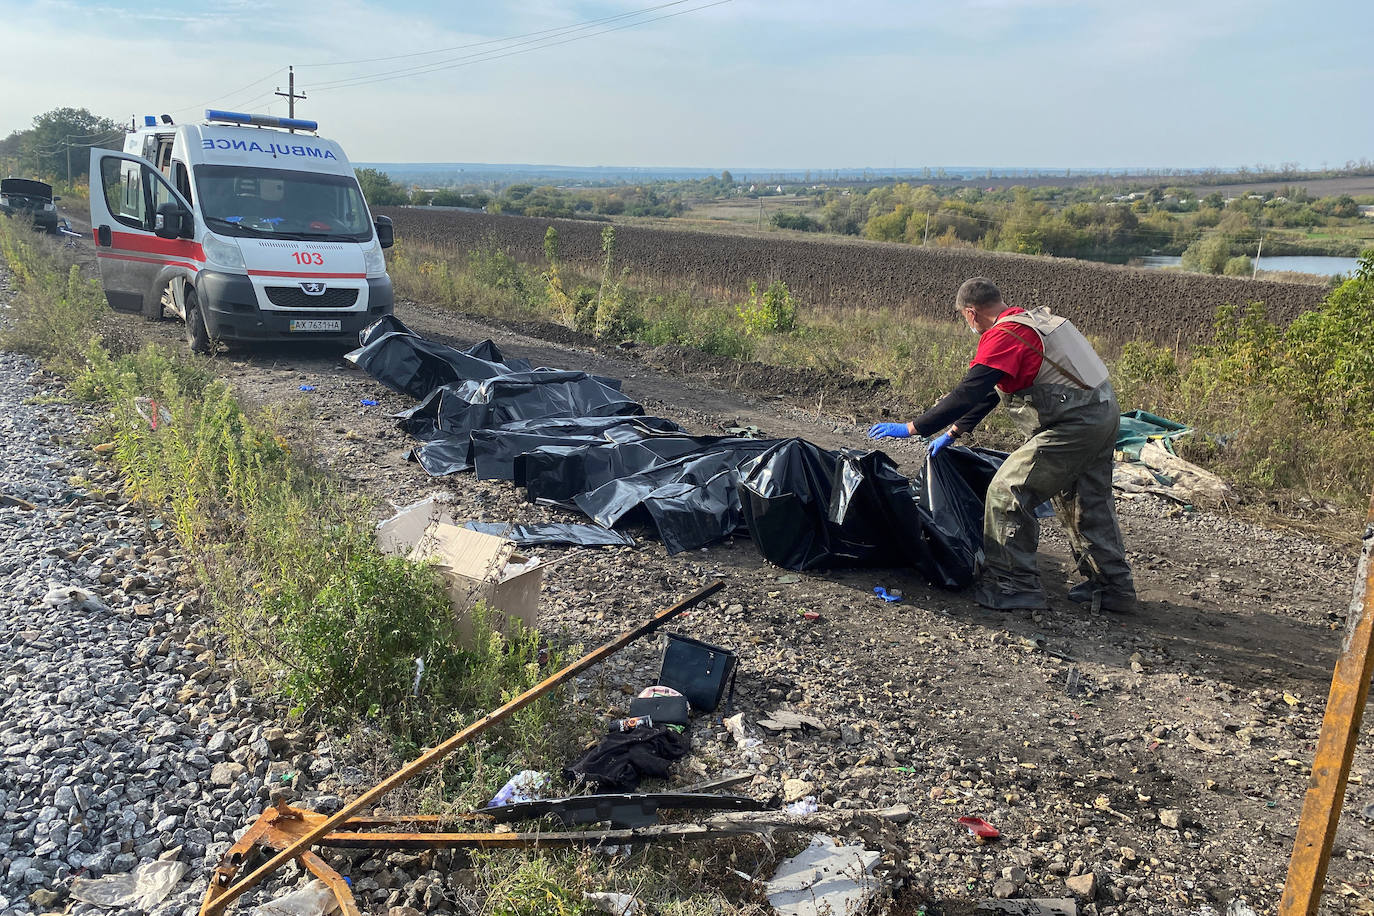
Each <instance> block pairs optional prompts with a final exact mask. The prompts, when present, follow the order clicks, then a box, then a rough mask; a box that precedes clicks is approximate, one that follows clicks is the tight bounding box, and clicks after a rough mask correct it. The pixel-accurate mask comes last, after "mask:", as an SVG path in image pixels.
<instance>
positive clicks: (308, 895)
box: [248, 878, 347, 916]
mask: <svg viewBox="0 0 1374 916" xmlns="http://www.w3.org/2000/svg"><path fill="white" fill-rule="evenodd" d="M345 880H347V879H345ZM338 908H339V901H338V900H337V899H336V898H335V896H334V892H333V891H331V890H330V889H329V885H328V884H325V883H324V882H323V881H321V880H320V879H319V878H316V879H315V880H313V881H311V882H310V883H309V884H306V885H305V886H304V887H300V888H297V889H296V890H294V891H292V892H291V893H289V894H283V895H282V896H280V897H278V898H277V899H276V900H269V901H268V902H266V903H260V904H258V905H257V906H255V907H253V909H251V910H250V911H249V913H248V916H324V914H325V913H332V912H334V911H335V910H337V909H338Z"/></svg>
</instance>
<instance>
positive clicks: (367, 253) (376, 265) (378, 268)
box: [363, 242, 386, 277]
mask: <svg viewBox="0 0 1374 916" xmlns="http://www.w3.org/2000/svg"><path fill="white" fill-rule="evenodd" d="M363 271H364V272H365V273H366V274H367V275H368V276H369V277H380V276H381V275H382V274H384V273H386V257H385V256H384V255H383V254H382V246H381V245H378V244H377V243H376V242H373V243H372V247H370V248H366V249H364V250H363Z"/></svg>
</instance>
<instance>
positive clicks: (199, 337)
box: [186, 289, 210, 353]
mask: <svg viewBox="0 0 1374 916" xmlns="http://www.w3.org/2000/svg"><path fill="white" fill-rule="evenodd" d="M186 346H188V347H190V348H191V352H192V353H209V352H210V332H209V331H207V330H206V329H205V316H204V315H202V314H201V313H200V303H199V302H198V301H196V294H195V292H194V291H192V290H190V289H188V290H186Z"/></svg>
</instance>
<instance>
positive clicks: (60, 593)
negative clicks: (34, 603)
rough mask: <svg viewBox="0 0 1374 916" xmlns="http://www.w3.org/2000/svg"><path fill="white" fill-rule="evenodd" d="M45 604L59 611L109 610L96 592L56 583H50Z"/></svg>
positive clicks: (44, 598)
mask: <svg viewBox="0 0 1374 916" xmlns="http://www.w3.org/2000/svg"><path fill="white" fill-rule="evenodd" d="M43 603H44V604H46V605H47V606H48V607H50V608H56V609H57V610H59V611H66V610H71V609H73V608H75V609H79V610H83V611H108V610H109V607H108V606H106V604H105V602H103V601H101V600H100V599H99V598H97V597H96V596H95V593H94V592H92V591H88V590H86V589H84V588H82V587H81V586H79V585H58V584H57V583H55V582H49V583H48V593H47V594H46V595H44V596H43Z"/></svg>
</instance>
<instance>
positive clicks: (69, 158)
mask: <svg viewBox="0 0 1374 916" xmlns="http://www.w3.org/2000/svg"><path fill="white" fill-rule="evenodd" d="M62 141H63V142H62V145H63V146H65V147H66V148H67V188H68V190H70V189H71V186H72V138H71V137H70V136H67V137H63V138H62Z"/></svg>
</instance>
